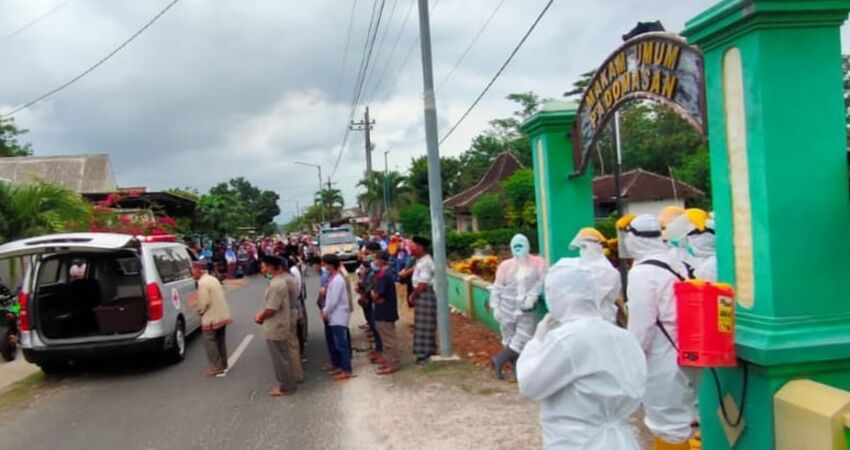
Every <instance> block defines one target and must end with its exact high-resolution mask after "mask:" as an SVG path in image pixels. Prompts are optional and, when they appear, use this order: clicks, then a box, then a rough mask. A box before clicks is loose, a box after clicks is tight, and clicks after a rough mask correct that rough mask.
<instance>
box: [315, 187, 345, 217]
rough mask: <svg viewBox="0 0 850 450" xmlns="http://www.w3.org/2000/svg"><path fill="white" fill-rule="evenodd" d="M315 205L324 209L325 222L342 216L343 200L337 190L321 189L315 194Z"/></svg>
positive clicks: (340, 192)
mask: <svg viewBox="0 0 850 450" xmlns="http://www.w3.org/2000/svg"><path fill="white" fill-rule="evenodd" d="M315 201H316V203H317V204H319V205H322V207H323V208H325V216H326V218H327V220H334V219H338V218H339V217H340V216H341V215H342V208H343V207H344V206H345V199H344V198H343V197H342V191H340V190H339V189H322V190H321V191H319V192H316V200H315Z"/></svg>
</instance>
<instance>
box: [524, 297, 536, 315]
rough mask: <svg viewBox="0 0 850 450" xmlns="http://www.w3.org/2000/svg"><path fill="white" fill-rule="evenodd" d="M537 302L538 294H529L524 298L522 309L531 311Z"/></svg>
mask: <svg viewBox="0 0 850 450" xmlns="http://www.w3.org/2000/svg"><path fill="white" fill-rule="evenodd" d="M536 303H537V296H536V295H527V296H525V298H524V299H523V300H522V310H523V311H525V312H529V311H532V310H534V305H535V304H536Z"/></svg>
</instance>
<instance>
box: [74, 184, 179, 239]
mask: <svg viewBox="0 0 850 450" xmlns="http://www.w3.org/2000/svg"><path fill="white" fill-rule="evenodd" d="M126 195H127V196H129V197H137V196H138V195H139V194H138V193H137V192H134V191H131V192H129V193H128V194H126ZM123 198H124V195H122V194H119V193H115V194H109V195H108V196H107V197H106V198H105V199H103V200H101V201H99V202H96V203H95V204H94V206H93V207H92V216H91V220H90V222H89V225H88V230H89V231H92V232H105V233H121V234H132V235H137V236H158V235H163V234H174V233H175V232H176V231H177V230H178V225H177V221H176V220H174V219H173V218H171V217H167V216H156V215H154V214H153V213H152V212H150V211H146V210H141V211H121V210H120V209H115V205H116V203H118V202H119V201H120V200H121V199H123Z"/></svg>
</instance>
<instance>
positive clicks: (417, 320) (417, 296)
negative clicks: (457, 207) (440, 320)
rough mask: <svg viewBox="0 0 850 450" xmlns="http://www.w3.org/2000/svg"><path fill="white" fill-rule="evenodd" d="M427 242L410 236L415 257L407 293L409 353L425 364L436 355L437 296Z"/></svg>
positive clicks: (432, 264) (429, 243)
mask: <svg viewBox="0 0 850 450" xmlns="http://www.w3.org/2000/svg"><path fill="white" fill-rule="evenodd" d="M430 245H431V241H429V240H428V239H426V238H424V237H421V236H414V238H413V244H412V245H411V246H410V251H411V254H412V255H413V257H414V258H416V265H415V266H414V269H413V286H414V287H413V292H411V293H409V294H408V297H407V305H408V306H410V307H412V308H414V312H415V313H414V325H415V328H414V330H413V354H414V355H416V363H417V364H424V363H427V362H428V361H429V360H430V358H431V355H436V354H437V295H436V294H435V293H434V261H433V260H432V259H431V255H430V254H429V253H428V247H430Z"/></svg>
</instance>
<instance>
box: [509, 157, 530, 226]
mask: <svg viewBox="0 0 850 450" xmlns="http://www.w3.org/2000/svg"><path fill="white" fill-rule="evenodd" d="M502 193H503V195H504V198H505V217H506V218H507V222H508V223H507V224H508V225H510V226H513V227H518V228H530V227H533V226H534V225H536V224H537V209H536V208H535V203H534V202H535V200H534V170H532V169H520V170H517V171H516V172H514V173H513V174H512V175H511V176H510V177H508V178H507V179H506V180H504V181H502Z"/></svg>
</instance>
